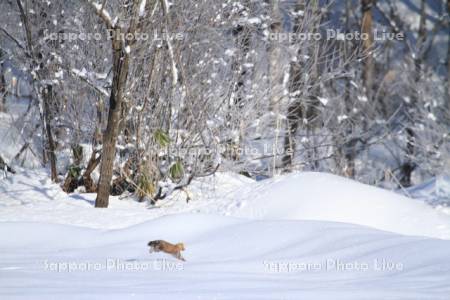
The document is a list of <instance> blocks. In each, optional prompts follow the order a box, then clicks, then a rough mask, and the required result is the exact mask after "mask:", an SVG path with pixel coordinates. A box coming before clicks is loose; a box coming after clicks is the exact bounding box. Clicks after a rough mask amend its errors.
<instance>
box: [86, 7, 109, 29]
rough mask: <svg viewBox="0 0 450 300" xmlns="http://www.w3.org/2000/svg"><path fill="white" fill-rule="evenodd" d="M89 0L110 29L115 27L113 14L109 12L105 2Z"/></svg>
mask: <svg viewBox="0 0 450 300" xmlns="http://www.w3.org/2000/svg"><path fill="white" fill-rule="evenodd" d="M87 1H88V3H89V4H91V6H92V7H93V8H94V9H95V13H96V14H97V15H98V16H99V17H100V18H101V19H102V20H103V22H105V24H106V27H107V28H108V29H114V28H115V24H114V22H113V20H112V18H111V15H110V14H109V12H108V11H107V10H105V7H104V6H105V5H104V3H103V4H100V3H97V2H95V1H92V0H87Z"/></svg>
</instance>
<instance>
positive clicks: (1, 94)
mask: <svg viewBox="0 0 450 300" xmlns="http://www.w3.org/2000/svg"><path fill="white" fill-rule="evenodd" d="M4 59H5V57H4V56H3V51H2V49H1V48H0V112H5V111H6V96H7V95H6V81H5V67H4Z"/></svg>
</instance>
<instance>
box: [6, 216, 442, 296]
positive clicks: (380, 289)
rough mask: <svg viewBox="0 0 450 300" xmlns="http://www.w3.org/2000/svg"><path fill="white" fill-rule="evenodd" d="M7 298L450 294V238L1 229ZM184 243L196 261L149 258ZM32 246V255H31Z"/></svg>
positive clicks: (298, 228) (168, 221) (177, 220)
mask: <svg viewBox="0 0 450 300" xmlns="http://www.w3.org/2000/svg"><path fill="white" fill-rule="evenodd" d="M0 235H1V236H2V239H1V240H0V252H1V253H2V260H1V261H0V277H1V278H2V280H1V281H0V297H1V298H2V299H6V298H7V299H12V298H11V296H12V295H15V296H14V298H17V299H20V298H33V299H50V298H56V297H60V296H61V295H62V293H63V294H64V298H65V299H84V298H85V299H88V298H90V299H93V298H95V299H126V298H133V299H134V298H135V299H150V298H152V299H233V300H234V299H305V298H306V299H312V298H313V299H387V298H389V299H448V295H449V294H450V286H449V285H448V282H449V280H450V258H449V256H448V253H449V252H450V241H444V240H433V239H427V238H419V237H406V236H400V235H396V234H392V233H386V232H382V231H378V230H374V229H370V228H366V227H362V226H357V225H349V224H341V223H331V222H319V221H267V220H265V221H258V220H253V221H252V220H243V219H236V218H231V217H219V216H210V215H209V216H208V215H202V214H179V215H173V216H168V217H163V218H158V219H155V220H152V221H149V222H145V223H143V224H139V225H136V226H132V227H129V228H125V229H117V230H107V231H106V230H98V229H89V228H80V227H74V226H68V225H56V224H46V223H22V222H16V223H11V222H9V223H2V224H1V226H0ZM161 238H163V239H167V240H169V241H172V242H178V241H183V242H184V243H185V245H186V251H185V253H184V254H183V255H184V257H185V258H186V260H187V262H186V263H182V262H180V261H177V260H175V259H174V258H172V257H171V256H168V255H165V254H162V253H152V254H149V253H148V250H147V246H146V244H147V242H148V241H149V240H153V239H161ZM31 250H32V251H31Z"/></svg>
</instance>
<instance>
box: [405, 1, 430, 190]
mask: <svg viewBox="0 0 450 300" xmlns="http://www.w3.org/2000/svg"><path fill="white" fill-rule="evenodd" d="M426 34H427V30H426V3H425V0H421V3H420V21H419V32H418V36H417V44H416V55H415V56H414V57H415V59H414V83H418V82H420V80H421V77H422V67H423V66H422V65H423V60H424V51H423V46H424V42H425V40H426ZM419 97H420V95H419V91H418V90H413V95H412V97H411V103H409V104H408V105H407V110H408V117H409V120H407V122H408V124H407V127H406V129H405V133H406V155H405V162H404V163H403V165H402V166H401V168H400V170H401V172H402V177H401V178H400V184H401V186H402V187H410V186H411V184H412V180H411V177H412V173H413V172H414V169H415V168H416V165H415V163H414V155H415V152H416V150H415V146H416V135H415V132H414V129H413V122H414V120H411V118H412V117H413V113H414V112H413V110H414V109H415V106H416V105H417V102H418V100H419Z"/></svg>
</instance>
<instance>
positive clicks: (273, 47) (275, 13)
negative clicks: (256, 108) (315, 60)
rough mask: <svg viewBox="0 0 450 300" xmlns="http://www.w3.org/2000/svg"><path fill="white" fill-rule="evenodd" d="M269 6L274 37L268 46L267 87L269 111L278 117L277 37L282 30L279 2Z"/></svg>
mask: <svg viewBox="0 0 450 300" xmlns="http://www.w3.org/2000/svg"><path fill="white" fill-rule="evenodd" d="M269 3H270V5H271V14H272V16H271V18H272V19H271V20H272V22H271V24H270V31H271V32H272V33H273V34H274V35H275V36H276V38H275V40H273V41H270V45H269V80H270V82H269V85H270V87H269V88H270V93H269V97H270V110H271V111H272V112H274V113H275V114H276V115H278V114H279V113H280V112H279V104H280V103H279V102H280V99H281V97H280V95H281V94H282V90H281V89H282V85H281V84H282V83H281V81H282V77H283V74H282V72H281V67H280V57H281V49H280V45H279V41H278V35H279V33H280V32H281V30H282V27H283V26H282V21H281V15H280V14H281V13H280V8H279V0H270V1H269Z"/></svg>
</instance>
